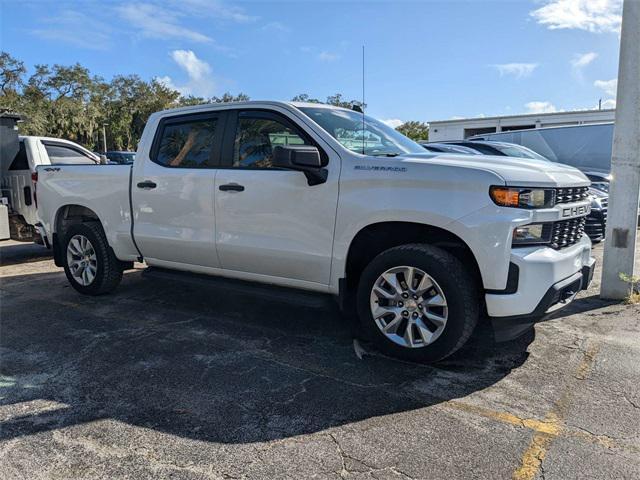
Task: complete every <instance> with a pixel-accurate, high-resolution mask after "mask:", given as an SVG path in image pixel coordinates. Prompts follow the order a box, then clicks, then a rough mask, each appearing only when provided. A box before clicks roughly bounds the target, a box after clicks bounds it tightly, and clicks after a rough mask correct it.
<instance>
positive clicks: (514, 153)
mask: <svg viewBox="0 0 640 480" xmlns="http://www.w3.org/2000/svg"><path fill="white" fill-rule="evenodd" d="M491 146H492V147H493V148H495V149H496V150H500V151H501V152H502V153H504V154H505V155H507V156H509V157H520V158H533V159H536V160H547V161H549V159H547V158H544V157H543V156H542V155H540V154H538V153H536V152H534V151H533V150H529V149H528V148H526V147H520V146H516V145H499V144H492V145H491Z"/></svg>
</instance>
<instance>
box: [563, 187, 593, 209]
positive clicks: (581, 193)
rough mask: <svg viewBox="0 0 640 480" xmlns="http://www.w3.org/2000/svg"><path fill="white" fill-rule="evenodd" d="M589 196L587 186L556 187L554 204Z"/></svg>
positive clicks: (583, 198)
mask: <svg viewBox="0 0 640 480" xmlns="http://www.w3.org/2000/svg"><path fill="white" fill-rule="evenodd" d="M587 198H589V187H573V188H556V205H557V204H558V203H572V202H579V201H580V200H586V199H587Z"/></svg>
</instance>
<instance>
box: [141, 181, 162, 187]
mask: <svg viewBox="0 0 640 480" xmlns="http://www.w3.org/2000/svg"><path fill="white" fill-rule="evenodd" d="M156 187H157V185H156V184H155V183H154V182H152V181H151V180H145V181H144V182H139V183H138V188H156Z"/></svg>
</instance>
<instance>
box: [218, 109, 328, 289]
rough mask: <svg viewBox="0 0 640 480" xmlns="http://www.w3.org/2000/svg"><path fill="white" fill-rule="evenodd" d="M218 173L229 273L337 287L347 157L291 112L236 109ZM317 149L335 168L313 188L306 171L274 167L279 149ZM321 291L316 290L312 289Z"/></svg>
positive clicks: (221, 242)
mask: <svg viewBox="0 0 640 480" xmlns="http://www.w3.org/2000/svg"><path fill="white" fill-rule="evenodd" d="M226 132H227V133H226V135H225V145H224V151H223V155H222V165H221V167H222V168H221V169H220V170H219V171H218V175H217V176H216V189H215V199H216V237H217V249H218V255H219V258H220V263H221V266H222V267H223V268H224V269H226V270H233V271H236V272H245V273H248V274H253V275H266V276H269V277H281V278H282V279H283V283H287V281H289V280H294V281H296V280H297V281H302V282H312V283H314V284H318V285H327V284H328V283H329V274H330V265H331V251H332V245H333V233H334V224H335V216H336V206H337V201H338V176H339V169H340V167H339V165H340V163H339V162H340V159H339V157H338V156H337V155H336V154H335V152H333V151H331V150H329V149H327V148H323V146H322V145H321V143H322V140H321V139H320V138H317V137H314V136H313V135H312V133H309V132H306V131H304V130H303V129H302V128H300V127H299V125H297V124H296V123H295V121H293V120H292V119H291V118H290V117H287V116H286V115H285V114H284V113H278V112H276V111H272V110H249V109H247V110H233V111H230V112H229V118H228V122H227V128H226ZM303 144H308V145H315V146H317V147H319V149H320V151H321V155H322V157H323V158H324V160H325V162H326V163H327V165H326V168H327V169H328V170H329V174H328V178H327V181H326V182H325V183H323V184H320V185H314V186H309V184H308V182H307V179H306V177H305V175H304V174H303V173H301V172H296V171H291V170H284V169H278V168H274V167H273V165H272V155H273V148H274V147H275V146H276V145H303ZM311 288H313V286H311Z"/></svg>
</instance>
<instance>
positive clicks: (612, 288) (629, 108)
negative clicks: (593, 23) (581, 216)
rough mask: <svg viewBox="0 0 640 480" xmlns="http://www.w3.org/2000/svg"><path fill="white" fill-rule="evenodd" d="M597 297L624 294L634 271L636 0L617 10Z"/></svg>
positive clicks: (639, 97) (639, 67)
mask: <svg viewBox="0 0 640 480" xmlns="http://www.w3.org/2000/svg"><path fill="white" fill-rule="evenodd" d="M611 174H612V176H613V179H612V181H611V186H610V190H609V215H608V219H607V231H606V241H605V245H604V262H603V270H602V287H601V292H600V296H601V297H602V298H612V299H623V298H625V297H626V296H627V295H628V294H629V287H630V286H629V285H628V284H627V283H625V282H623V281H622V280H620V278H619V275H620V273H625V274H627V275H633V274H634V262H635V246H636V237H637V228H638V200H639V197H640V1H638V0H625V1H624V6H623V11H622V33H621V37H620V64H619V67H618V95H617V106H616V123H615V129H614V134H613V153H612V157H611Z"/></svg>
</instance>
